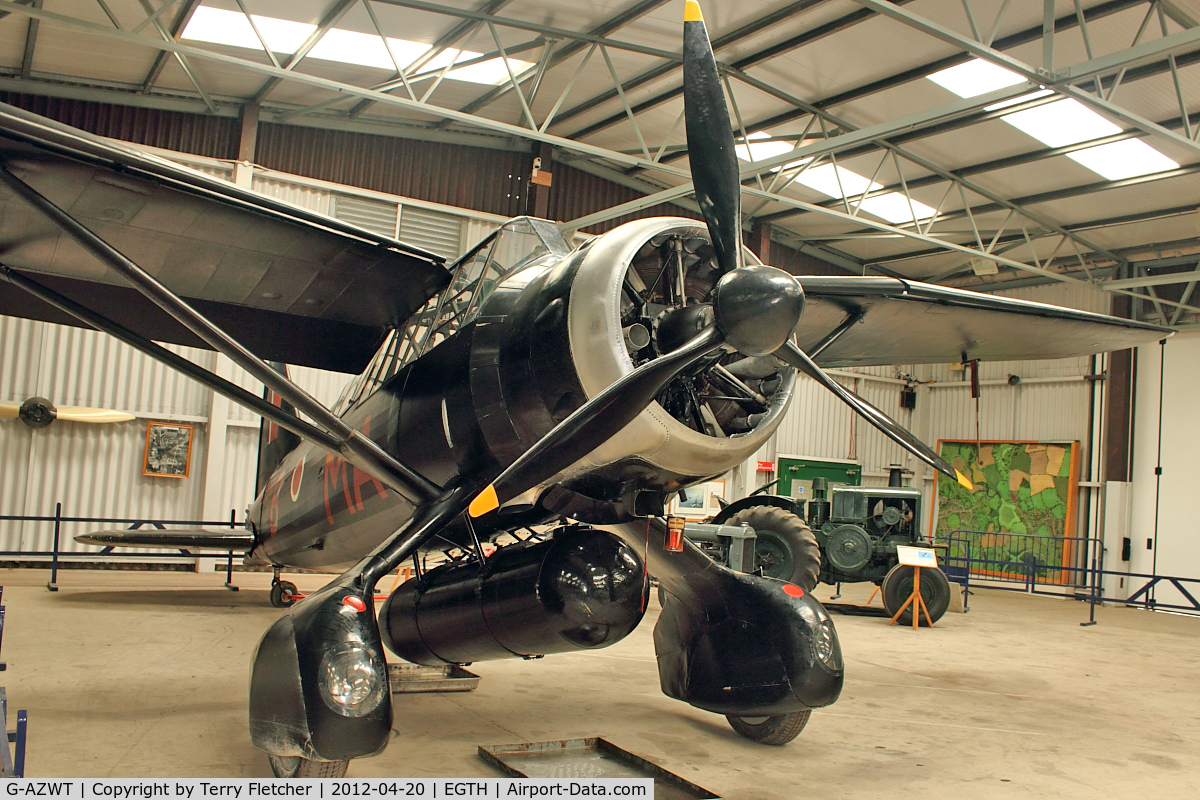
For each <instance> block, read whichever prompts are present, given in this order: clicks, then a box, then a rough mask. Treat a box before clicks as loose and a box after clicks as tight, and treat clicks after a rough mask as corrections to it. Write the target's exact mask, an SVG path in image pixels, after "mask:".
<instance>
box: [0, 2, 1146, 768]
mask: <svg viewBox="0 0 1200 800" xmlns="http://www.w3.org/2000/svg"><path fill="white" fill-rule="evenodd" d="M685 20H686V21H685V23H684V82H685V102H686V119H687V137H688V143H689V147H690V152H691V163H692V169H693V177H694V181H695V189H696V196H697V198H698V199H699V203H700V206H701V208H702V210H703V214H704V221H705V225H703V226H701V225H699V224H698V223H697V222H694V221H692V220H687V219H674V218H667V219H664V218H655V219H642V220H637V221H635V222H630V223H628V224H626V225H623V226H621V227H619V228H617V229H615V230H613V231H610V232H608V233H606V234H604V235H601V236H597V237H595V238H593V239H591V240H590V241H588V242H586V243H585V244H583V245H581V246H579V247H575V248H572V247H571V246H570V245H569V244H568V243H567V242H566V241H564V240H563V238H562V236H561V235H560V233H559V231H558V229H557V228H556V227H555V226H554V225H553V224H551V223H549V222H546V221H544V220H538V219H531V218H518V219H514V220H512V221H510V222H508V223H507V224H505V225H503V226H502V227H501V228H500V229H499V230H497V231H496V232H495V233H494V234H492V235H491V236H490V237H489V238H488V239H486V240H485V241H484V242H483V243H482V244H480V245H479V246H478V247H476V248H475V249H474V250H472V251H471V252H470V253H468V254H467V255H465V256H463V257H462V258H461V259H459V260H458V261H456V262H455V263H453V264H451V265H449V266H446V265H445V264H444V263H443V262H442V260H441V259H439V258H438V257H436V256H434V255H433V254H430V253H427V252H424V251H422V250H420V249H418V248H414V247H411V246H409V245H405V244H403V243H401V242H398V241H394V240H391V239H387V238H385V237H380V236H376V235H374V234H371V233H369V232H367V231H363V230H360V229H358V228H355V227H353V226H351V225H347V224H345V223H342V222H339V221H337V220H333V219H329V218H326V217H324V216H321V215H318V214H313V213H309V212H306V211H304V210H302V209H298V208H295V207H293V206H290V205H287V204H284V203H279V202H276V201H273V200H271V199H269V198H266V197H262V196H259V195H256V194H253V193H250V192H247V191H243V190H241V189H239V188H237V187H234V186H231V185H229V184H227V183H224V182H222V181H218V180H216V179H211V178H207V177H206V176H203V175H200V174H198V173H194V172H192V171H190V170H185V169H181V168H178V167H175V166H173V165H171V164H170V163H168V162H165V161H162V160H160V159H156V158H153V157H150V156H146V155H143V154H140V153H138V152H136V151H133V150H132V149H128V148H124V147H121V146H119V145H115V144H112V143H110V142H108V141H106V140H102V139H99V138H97V137H94V136H90V135H88V134H86V133H83V132H81V131H77V130H75V129H72V128H69V127H67V126H64V125H61V124H58V123H55V122H52V121H50V120H47V119H43V118H41V117H38V116H35V115H33V114H29V113H26V112H23V111H20V110H18V109H15V108H11V107H8V106H0V186H3V187H4V188H3V189H2V190H0V204H2V205H0V262H2V264H3V275H4V277H5V278H6V279H7V281H6V282H0V287H2V291H0V313H5V314H16V315H20V316H26V317H34V318H38V319H45V320H50V321H55V322H68V323H71V324H85V325H88V326H91V327H94V328H97V329H99V330H102V331H105V332H107V333H110V334H112V335H113V336H115V337H117V338H118V339H120V340H122V341H124V342H126V343H128V344H130V345H132V346H134V347H136V348H138V349H140V350H141V351H143V352H145V353H148V354H149V355H151V356H153V357H155V358H157V359H160V360H162V361H164V362H165V363H167V364H169V365H170V366H172V367H175V368H177V369H180V370H182V371H183V372H185V373H186V374H188V375H190V376H192V377H193V378H195V379H196V380H198V381H200V382H202V383H203V384H205V385H206V386H209V387H211V388H213V389H214V390H215V391H218V392H221V393H223V394H225V395H227V396H228V397H230V398H232V399H233V400H235V401H237V402H240V403H242V404H244V405H246V406H247V407H249V408H250V409H252V410H253V411H255V412H257V413H258V414H260V415H261V416H262V417H263V419H264V422H263V427H262V432H261V439H260V458H259V480H258V495H257V499H256V500H255V501H254V504H253V505H252V507H251V508H250V510H249V515H248V519H249V521H248V528H249V529H248V530H247V531H246V532H245V533H235V534H232V535H230V534H229V533H228V532H227V533H225V534H214V533H207V532H203V531H196V532H186V531H185V532H179V531H173V532H161V533H159V534H156V535H155V534H147V533H143V532H131V531H126V532H120V533H119V534H118V533H110V534H95V535H93V536H92V537H91V538H90V539H88V541H104V542H105V543H107V544H113V543H117V544H139V545H144V544H164V543H166V544H168V545H170V546H184V545H187V544H192V545H195V546H205V545H208V546H217V547H229V548H239V549H244V550H245V551H247V558H248V560H249V561H251V562H255V563H265V564H270V565H274V566H275V567H276V569H277V570H278V569H279V568H283V567H293V568H296V567H308V568H326V569H328V568H335V569H343V570H344V572H343V573H342V574H341V575H340V576H339V577H338V578H336V579H335V580H333V581H332V582H331V583H329V584H328V585H327V586H325V587H324V588H323V589H321V590H319V591H317V592H315V593H314V594H312V595H310V596H308V597H307V598H305V599H303V600H302V601H300V602H298V603H296V604H295V605H293V606H291V607H290V608H289V609H288V610H287V611H286V612H284V613H283V615H282V616H281V617H280V618H279V619H278V621H277V622H275V624H274V625H272V626H271V628H270V629H269V630H268V631H267V633H266V635H265V636H264V637H263V639H262V641H261V643H260V644H259V646H258V650H257V652H256V654H255V656H254V664H253V670H252V677H251V686H250V731H251V736H252V739H253V742H254V744H255V746H257V747H259V748H261V749H263V750H265V751H266V752H267V753H268V755H269V757H270V761H271V764H272V767H273V769H274V770H275V771H276V773H277V774H279V775H312V776H318V775H327V776H329V775H340V774H344V771H345V768H346V764H347V763H348V762H349V761H350V760H351V759H354V758H359V757H362V756H369V755H372V754H375V753H378V752H380V751H381V750H383V748H384V747H385V746H386V744H387V742H388V736H389V732H390V730H391V728H392V715H393V711H392V699H391V695H390V693H389V691H388V685H387V670H386V666H385V663H384V648H385V646H386V647H387V649H389V650H391V651H392V652H393V653H396V654H397V655H399V656H400V657H402V658H405V659H408V660H409V661H413V662H416V663H419V664H446V663H466V662H473V661H481V660H486V659H496V658H509V657H533V656H540V655H544V654H547V653H557V652H564V651H571V650H581V649H591V648H598V647H604V646H607V645H610V644H613V643H614V642H617V641H619V640H620V639H621V638H622V637H624V636H626V635H627V634H628V633H629V632H630V631H632V630H633V628H634V627H635V626H636V625H637V624H638V623H639V622H640V620H641V618H642V616H643V614H644V611H645V607H646V601H647V596H648V589H649V576H650V575H653V576H655V577H656V578H657V579H658V580H659V582H660V583H661V585H662V587H663V588H664V596H665V598H666V601H665V605H664V607H663V609H662V612H661V615H660V617H659V620H658V624H657V626H656V628H655V630H654V645H655V650H656V653H657V656H658V667H659V676H660V680H661V684H662V689H663V691H664V692H665V693H666V694H668V695H669V696H671V697H674V698H678V699H680V700H683V701H685V702H688V703H690V704H692V705H693V706H696V707H698V708H702V709H705V710H708V711H713V712H716V713H719V714H725V715H726V716H727V717H728V718H729V719H730V722H731V724H733V726H734V727H735V728H736V729H737V730H738V731H739V732H740V733H742V734H744V735H746V736H748V737H750V738H753V739H756V740H759V741H764V742H767V743H773V744H780V743H783V742H786V741H788V740H790V739H791V738H792V737H793V736H795V735H796V733H798V732H799V730H800V728H802V727H803V725H804V723H805V721H806V720H807V719H808V715H809V713H810V710H811V709H813V708H819V707H821V706H825V705H828V704H830V703H832V702H834V701H835V700H836V699H837V697H838V694H839V692H840V691H841V687H842V680H843V665H842V656H841V652H840V649H839V645H838V640H837V635H836V633H835V631H834V627H833V624H832V622H831V621H830V619H829V616H828V615H827V614H826V612H825V610H824V609H823V608H822V607H821V605H820V604H819V603H818V602H817V601H816V600H814V599H813V598H812V596H811V595H810V594H809V593H808V591H809V590H811V589H812V587H811V586H795V585H792V584H789V583H785V582H783V581H779V580H773V579H770V578H765V577H762V576H761V575H756V574H741V573H736V572H733V571H731V570H728V569H725V568H724V567H721V566H719V565H716V564H714V563H713V562H712V561H710V560H709V559H708V558H707V557H706V556H705V555H704V554H703V553H701V552H700V551H699V550H698V549H696V548H695V547H694V546H692V545H691V544H690V543H688V542H686V541H685V540H679V541H673V540H672V537H671V535H670V533H671V532H670V531H669V530H668V527H667V526H666V525H665V524H664V521H663V513H664V511H663V509H664V505H665V504H666V502H667V500H668V499H669V498H670V497H671V496H672V495H673V494H675V493H677V492H679V491H680V490H681V489H685V488H686V487H688V486H691V485H694V484H697V483H700V482H703V481H706V480H709V479H711V478H713V477H715V476H718V475H721V474H723V473H725V472H727V471H728V470H729V469H731V468H732V467H733V466H735V465H736V464H738V463H741V462H742V461H744V460H745V459H746V458H748V457H749V456H750V455H751V454H752V453H754V452H755V451H756V450H757V449H758V448H759V447H760V446H761V445H762V444H763V443H764V442H766V440H767V439H768V437H770V435H771V434H772V432H773V431H774V430H775V428H776V426H777V425H778V424H779V422H780V419H781V417H782V415H783V413H784V411H785V409H786V408H787V405H788V401H789V400H790V398H791V396H792V390H793V386H794V385H795V382H796V380H797V377H798V375H797V373H800V374H802V375H803V376H804V378H805V379H809V380H815V381H817V382H819V383H820V384H822V385H823V386H825V387H826V388H827V389H829V390H830V391H831V392H833V393H834V394H836V395H837V397H838V398H839V399H841V400H842V401H843V402H845V403H846V404H848V405H849V406H851V407H852V408H853V409H854V410H855V411H856V412H858V413H859V414H861V415H862V416H863V417H864V418H865V419H866V420H867V421H868V422H870V423H871V424H872V425H874V426H876V427H877V428H879V429H880V430H881V431H883V432H884V433H885V434H886V435H887V436H888V437H890V438H891V439H893V440H894V441H896V442H897V443H898V444H900V445H901V446H902V447H903V448H905V449H906V450H907V451H909V452H910V453H912V454H913V455H914V456H916V457H917V458H919V459H921V460H922V461H924V462H925V463H926V464H929V465H931V466H933V467H935V468H936V469H938V470H940V471H941V472H943V473H945V474H946V475H948V476H950V477H951V478H954V479H956V480H965V479H964V478H963V477H962V476H961V475H956V473H955V470H954V469H953V468H951V467H950V466H949V465H947V464H946V463H945V462H944V461H942V459H940V458H939V457H938V456H937V455H936V454H935V453H934V452H933V451H932V450H931V449H930V448H929V447H927V446H926V445H925V444H923V443H922V442H920V441H919V440H917V439H916V438H915V437H914V436H912V434H910V433H909V432H908V431H907V430H905V429H904V428H902V427H900V426H899V425H898V424H896V423H895V422H893V421H892V420H891V419H889V418H888V417H887V416H885V415H884V414H883V413H882V412H880V411H879V410H878V409H876V408H874V407H873V406H871V405H870V404H868V403H866V402H865V401H863V400H862V399H860V398H859V397H858V396H856V395H855V394H853V393H851V392H849V391H847V390H846V389H844V388H842V387H841V386H840V385H838V384H837V383H835V382H834V381H833V380H832V379H831V378H830V377H829V376H828V375H826V373H825V372H824V371H823V370H822V367H823V366H824V367H829V366H858V365H870V364H897V363H905V364H908V363H932V362H942V363H945V362H950V361H955V360H957V359H959V358H960V354H961V353H962V352H964V351H965V352H966V353H968V354H969V356H970V357H971V358H984V359H1027V358H1061V357H1065V356H1072V355H1079V354H1084V353H1093V352H1099V351H1104V350H1113V349H1121V348H1126V347H1131V346H1134V345H1137V344H1139V343H1144V342H1147V341H1151V340H1153V339H1156V338H1161V336H1162V335H1163V334H1164V333H1165V332H1167V331H1166V329H1163V328H1158V327H1155V326H1150V325H1145V324H1141V323H1137V322H1131V321H1127V320H1118V319H1114V318H1109V317H1104V316H1101V315H1095V314H1088V313H1083V312H1078V311H1072V310H1068V309H1062V308H1056V307H1053V306H1047V305H1040V304H1036V303H1027V302H1021V301H1016V300H1007V299H1001V298H995V297H989V296H985V295H980V294H976V293H972V292H965V291H958V290H954V289H948V288H944V287H939V286H932V285H925V284H920V283H912V282H906V281H901V280H895V279H891V278H881V277H835V278H826V277H822V278H805V279H804V282H803V289H802V288H801V283H800V281H798V280H797V279H796V278H795V277H793V276H791V275H789V274H787V273H785V272H783V271H781V270H778V269H775V268H773V267H769V266H763V265H761V264H759V263H757V261H756V260H755V259H754V258H753V256H751V255H749V254H748V252H747V251H745V250H744V249H743V247H742V245H741V212H740V197H739V189H740V187H739V181H738V166H737V159H736V157H735V154H734V141H733V138H732V134H731V130H732V126H731V124H730V119H729V114H728V111H727V109H726V105H725V98H724V95H723V94H722V90H721V82H720V80H719V77H718V73H717V69H716V64H715V62H714V60H713V56H712V50H711V47H710V45H709V41H708V35H707V33H706V31H705V28H704V23H703V21H702V20H701V18H700V13H699V8H698V6H697V5H696V4H695V3H694V2H689V3H688V4H687V12H686V15H685ZM18 289H20V290H24V291H18ZM227 332H228V333H227ZM230 333H236V334H237V339H235V338H234V337H233V336H231V335H230ZM152 340H157V341H166V342H175V343H180V344H189V345H199V346H205V347H210V348H213V349H216V350H218V351H220V352H222V353H225V354H227V355H228V356H229V357H230V358H231V359H232V360H233V361H234V362H235V363H237V364H239V365H241V366H242V367H244V368H245V369H246V370H248V371H249V372H250V373H251V374H252V375H254V377H256V378H257V379H259V380H260V381H262V382H263V383H264V384H265V385H266V387H267V389H268V394H267V398H266V399H262V398H259V397H256V396H254V395H252V394H250V393H248V392H246V391H244V390H242V389H241V388H239V387H237V386H235V385H233V384H231V383H230V382H228V381H225V380H223V379H221V378H220V377H218V376H216V375H214V374H212V373H210V372H208V371H206V370H204V369H202V368H200V367H198V366H196V365H195V364H193V363H191V362H189V361H187V360H184V359H181V358H179V357H178V356H176V355H175V354H173V353H171V352H169V351H168V350H166V349H164V348H163V347H161V346H160V345H158V344H155V343H154V341H152ZM268 360H269V361H271V362H284V363H290V364H304V365H310V366H316V367H323V368H327V369H335V370H340V371H342V372H358V371H360V370H362V372H361V374H360V375H359V376H358V377H357V378H355V379H353V380H352V381H351V382H350V384H349V385H348V386H347V387H346V390H345V392H344V393H343V395H342V397H341V399H340V400H339V401H338V403H337V404H336V405H335V406H334V407H333V408H332V409H327V408H325V407H323V406H322V405H320V404H319V403H317V402H316V401H315V400H314V399H313V398H312V397H310V396H309V395H308V394H306V393H305V392H304V391H302V390H301V389H299V388H298V387H297V386H296V385H294V384H293V383H292V382H290V381H289V380H288V379H287V377H286V374H284V371H282V370H280V369H275V368H273V367H272V365H270V364H269V363H268ZM364 367H365V370H364V369H363V368H364ZM533 530H536V531H537V534H536V536H531V535H526V534H525V533H523V532H525V531H530V532H532V531H533ZM512 538H518V539H523V541H519V542H517V543H513V544H508V545H503V546H499V547H498V548H497V549H496V550H495V551H494V552H492V553H491V554H490V555H487V556H485V555H484V547H483V546H484V543H487V542H497V540H500V541H510V540H511V539H512ZM675 545H678V547H677V548H676V547H675ZM450 548H458V550H456V551H454V552H463V553H466V554H468V556H467V557H463V558H459V559H457V560H453V561H450V562H448V563H446V564H443V565H442V566H439V567H436V568H433V569H430V570H428V571H426V572H424V573H422V572H421V570H420V562H419V560H418V556H419V555H420V554H421V553H422V552H426V551H431V550H438V551H445V550H448V549H450ZM410 559H412V560H413V563H414V565H416V566H417V577H415V578H414V579H413V580H411V581H409V582H407V583H405V584H404V585H402V586H400V587H399V588H398V589H397V590H396V591H395V592H393V593H392V594H391V596H390V597H389V598H388V599H387V601H386V602H385V603H384V604H383V606H382V608H381V609H380V611H379V614H378V616H376V614H375V613H374V593H375V587H376V584H377V582H378V581H379V580H380V579H381V578H382V577H383V576H385V575H387V574H389V573H390V572H392V571H394V570H396V569H397V568H398V567H399V566H401V565H403V564H405V563H407V562H408V561H409V560H410ZM276 581H277V584H276V591H275V593H274V594H275V597H276V599H277V600H278V599H282V598H284V597H285V596H286V595H287V594H288V593H287V592H285V591H283V590H284V589H285V588H287V587H283V586H282V585H281V584H279V583H278V574H277V576H276Z"/></svg>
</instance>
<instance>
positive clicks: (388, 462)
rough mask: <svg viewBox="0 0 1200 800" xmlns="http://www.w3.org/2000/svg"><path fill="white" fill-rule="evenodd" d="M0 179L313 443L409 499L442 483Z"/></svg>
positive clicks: (22, 186)
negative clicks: (262, 392)
mask: <svg viewBox="0 0 1200 800" xmlns="http://www.w3.org/2000/svg"><path fill="white" fill-rule="evenodd" d="M0 181H3V182H4V183H5V184H7V185H8V187H9V188H11V189H12V190H13V191H14V192H16V193H17V194H18V195H20V196H21V197H22V198H24V199H25V200H26V201H27V202H28V203H29V204H30V205H32V206H33V207H34V208H36V209H38V210H39V211H41V212H42V213H43V214H45V215H46V216H47V217H48V218H49V219H50V220H51V221H52V222H53V223H54V224H55V225H57V226H58V227H59V229H60V230H62V231H63V233H65V234H67V235H68V236H70V237H71V238H72V239H74V240H75V241H76V242H78V243H79V245H80V246H82V247H83V248H84V249H86V250H87V251H88V252H90V253H91V254H92V255H93V256H95V257H96V258H98V259H99V260H100V261H101V262H102V263H104V264H105V265H107V266H108V267H110V268H112V269H113V270H114V271H116V272H117V273H118V274H119V275H121V276H122V277H124V278H125V279H126V280H128V281H129V282H130V283H131V284H133V286H134V288H136V289H137V290H138V291H139V292H141V293H142V294H143V295H145V296H146V297H147V298H148V299H149V300H151V301H152V302H153V303H154V304H155V305H157V306H158V307H159V308H161V309H163V310H164V311H166V312H167V313H168V314H170V315H171V316H172V317H174V318H175V319H176V320H178V321H179V322H180V323H181V324H183V325H184V326H185V327H187V328H188V329H189V330H191V331H192V332H193V333H195V334H196V335H197V336H199V337H200V338H201V339H203V340H204V341H205V342H207V343H208V344H209V345H210V346H211V347H212V348H213V349H214V350H216V351H217V352H220V353H224V354H225V355H226V356H228V357H229V358H230V360H232V361H233V362H234V363H235V364H237V365H238V366H239V367H241V368H242V369H244V370H246V371H247V372H249V373H250V374H251V375H253V376H254V377H255V378H257V379H258V380H260V381H262V382H263V383H264V384H265V385H266V386H267V387H268V388H270V389H271V390H272V391H274V392H275V393H276V394H278V395H279V396H280V397H282V398H284V399H285V400H287V401H288V402H289V403H291V404H292V405H293V406H295V407H296V408H297V409H298V410H299V411H301V412H303V413H304V414H305V415H307V416H308V417H309V418H310V419H312V420H313V421H314V422H315V423H316V424H317V426H318V427H319V428H321V429H323V430H324V431H326V432H327V435H326V436H325V437H322V439H321V440H314V442H315V443H317V444H319V445H321V446H322V447H329V445H330V444H332V445H333V447H332V448H330V449H332V450H334V452H337V453H338V454H339V455H341V456H342V457H343V458H345V459H346V460H347V461H349V462H350V463H352V464H354V465H355V466H356V467H359V468H360V469H363V470H364V471H366V472H368V473H370V474H371V475H374V476H375V477H377V478H379V479H380V480H381V481H383V482H384V483H386V484H387V485H389V486H391V487H392V488H393V489H395V490H396V491H398V492H400V493H401V494H403V495H404V496H406V497H408V498H409V499H410V500H412V501H413V502H416V503H418V504H422V503H426V502H428V501H430V500H432V499H433V498H435V497H437V496H438V495H439V494H441V488H440V487H438V486H437V485H436V484H434V483H432V482H431V481H430V480H428V479H427V478H425V477H424V476H423V475H420V474H418V473H417V472H415V471H413V470H412V469H410V468H408V467H406V466H405V465H404V464H401V463H400V462H399V461H397V460H396V459H395V458H393V457H392V456H390V455H388V454H387V453H386V452H384V450H383V449H382V448H380V447H379V445H377V444H375V442H373V441H371V440H370V439H368V438H367V437H366V436H363V435H362V434H361V433H359V432H358V431H356V430H354V429H353V428H351V427H350V426H349V425H347V424H346V423H345V422H344V421H343V420H342V419H341V418H340V417H338V416H337V415H336V414H334V413H333V412H332V411H330V410H329V409H328V408H326V407H325V406H323V405H321V403H319V402H318V401H317V400H316V399H315V398H313V397H312V396H311V395H309V394H308V392H306V391H304V390H303V389H301V388H300V387H299V386H297V385H296V384H294V383H292V382H291V381H290V380H288V379H287V378H286V377H284V376H283V375H280V374H279V373H278V372H276V371H275V370H273V369H271V368H270V367H269V366H268V365H267V364H266V363H265V362H263V361H262V359H260V358H258V356H256V355H254V354H253V353H251V352H250V351H249V350H247V349H246V348H245V347H244V346H242V344H241V343H239V342H238V341H237V340H235V339H234V338H233V337H231V336H230V335H229V334H227V333H225V331H223V330H221V329H220V328H219V327H217V326H216V325H214V324H213V323H212V322H210V321H209V320H208V319H207V318H206V317H204V315H203V314H201V313H199V312H198V311H196V310H195V309H194V308H192V307H191V306H190V305H188V304H187V303H186V302H185V301H184V300H183V299H182V298H180V297H179V296H178V295H176V294H175V293H174V292H172V291H171V290H170V289H168V288H167V287H166V286H164V285H163V284H162V283H160V282H159V281H158V280H157V279H156V278H155V277H154V276H152V275H150V273H148V272H146V271H145V270H144V269H142V268H141V267H139V266H138V265H137V264H135V263H134V262H133V261H131V260H130V259H129V258H127V257H126V256H125V255H124V254H123V253H121V252H120V251H119V250H117V249H116V248H115V247H113V246H112V245H110V244H109V243H108V242H106V241H104V239H102V238H100V237H99V236H97V235H96V234H95V233H93V232H92V231H91V230H90V229H88V228H87V227H86V226H84V225H83V224H82V223H80V222H79V221H78V220H76V219H75V218H74V217H72V216H71V215H70V214H69V213H67V212H66V211H64V210H63V209H61V208H59V207H58V206H57V205H55V204H54V203H53V202H51V201H50V200H49V199H47V198H46V197H44V196H43V195H42V194H40V193H39V192H38V191H37V190H36V189H34V188H33V187H32V186H30V185H29V184H27V183H25V182H24V181H23V180H21V179H20V178H18V177H17V176H16V175H14V174H12V173H11V172H9V170H8V169H7V167H5V166H0ZM239 402H240V400H239ZM296 433H299V434H300V435H302V436H304V435H306V434H304V433H300V432H299V431H296Z"/></svg>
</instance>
